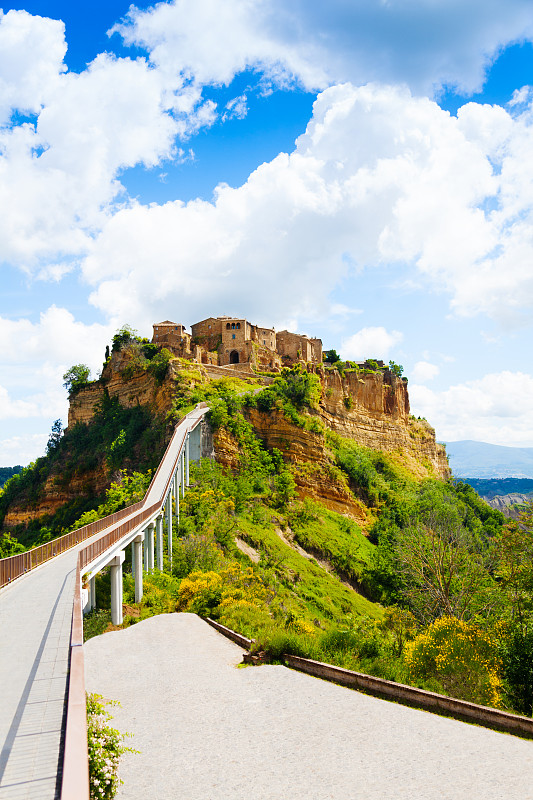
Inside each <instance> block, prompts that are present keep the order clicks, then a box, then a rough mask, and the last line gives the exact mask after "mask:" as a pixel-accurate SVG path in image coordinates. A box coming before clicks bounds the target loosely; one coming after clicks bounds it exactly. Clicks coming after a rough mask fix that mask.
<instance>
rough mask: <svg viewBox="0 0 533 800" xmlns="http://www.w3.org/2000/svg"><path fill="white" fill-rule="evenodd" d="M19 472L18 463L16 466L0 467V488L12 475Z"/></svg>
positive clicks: (20, 469)
mask: <svg viewBox="0 0 533 800" xmlns="http://www.w3.org/2000/svg"><path fill="white" fill-rule="evenodd" d="M19 472H22V467H21V466H20V464H17V466H16V467H0V489H1V488H2V486H3V485H4V483H5V482H6V481H7V480H9V478H11V476H12V475H17V474H18V473H19Z"/></svg>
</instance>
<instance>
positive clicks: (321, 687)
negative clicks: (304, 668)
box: [85, 614, 533, 800]
mask: <svg viewBox="0 0 533 800" xmlns="http://www.w3.org/2000/svg"><path fill="white" fill-rule="evenodd" d="M241 659H242V650H241V649H240V648H239V647H237V646H236V645H234V644H233V643H232V642H229V641H228V640H226V639H224V638H223V637H222V636H221V635H220V634H218V633H217V632H216V631H214V630H213V629H212V628H210V627H209V626H208V625H207V624H206V623H204V622H202V621H201V620H200V619H199V618H198V617H196V616H194V615H191V614H170V615H163V616H159V617H153V618H151V619H148V620H146V621H144V622H141V623H138V624H137V625H134V626H133V627H131V628H128V629H126V630H122V631H117V632H113V633H107V634H105V635H103V636H99V637H96V638H95V639H91V640H90V641H89V642H88V643H87V644H86V646H85V668H86V685H87V689H88V691H92V692H97V693H99V694H103V695H104V696H106V697H108V698H111V699H115V700H119V701H120V703H121V707H120V708H119V707H117V708H115V709H114V710H112V713H113V714H114V717H115V720H114V724H116V726H117V727H119V728H120V729H121V730H122V731H129V732H131V733H133V734H134V738H133V739H132V741H131V744H132V746H133V747H135V748H136V749H137V750H140V751H141V753H140V755H135V754H127V755H126V756H124V760H123V763H122V767H121V771H120V775H121V777H122V779H123V780H124V786H123V787H121V789H119V793H118V797H119V798H127V800H161V798H187V800H229V798H231V800H245V798H246V800H248V798H250V797H254V798H257V800H280V798H290V799H291V800H328V798H332V800H390V798H394V800H413V798H422V799H423V800H465V798H468V800H527V798H531V797H533V792H532V788H531V787H532V786H533V743H532V742H529V741H525V740H522V739H518V738H515V737H513V736H508V735H505V734H500V733H496V732H494V731H491V730H487V729H485V728H480V727H476V726H473V725H467V724H465V723H462V722H458V721H456V720H452V719H446V718H443V717H438V716H434V715H432V714H429V713H427V712H424V711H419V710H415V709H411V708H407V707H405V706H401V705H398V704H396V703H389V702H386V701H384V700H379V699H377V698H374V697H368V696H366V695H363V694H359V693H357V692H354V691H351V690H349V689H345V688H343V687H340V686H336V685H334V684H331V683H326V682H324V681H320V680H318V679H316V678H312V677H310V676H308V675H303V674H302V673H298V672H293V671H291V670H289V669H286V668H285V667H281V666H264V667H259V668H255V667H251V668H247V669H236V668H235V667H236V665H237V664H238V663H239V662H240V661H241Z"/></svg>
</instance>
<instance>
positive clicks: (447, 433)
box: [409, 371, 533, 447]
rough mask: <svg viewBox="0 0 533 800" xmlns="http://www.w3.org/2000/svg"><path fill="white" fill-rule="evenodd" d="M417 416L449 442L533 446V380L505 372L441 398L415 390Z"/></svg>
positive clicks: (439, 394) (452, 390)
mask: <svg viewBox="0 0 533 800" xmlns="http://www.w3.org/2000/svg"><path fill="white" fill-rule="evenodd" d="M409 397H410V400H411V410H412V411H413V413H414V414H416V415H422V416H425V417H426V418H427V419H428V420H430V422H431V424H432V425H433V426H434V427H435V429H436V433H437V437H438V438H439V439H443V440H445V441H459V440H462V439H473V440H476V441H482V442H490V443H491V444H503V445H516V446H521V447H532V446H533V376H532V375H529V374H527V373H523V372H510V371H503V372H498V373H493V374H489V375H485V376H484V377H483V378H479V379H477V380H472V381H466V382H465V383H461V384H457V385H455V386H450V388H449V389H447V390H445V391H442V392H435V391H432V390H431V389H429V388H428V387H427V386H421V385H417V384H409Z"/></svg>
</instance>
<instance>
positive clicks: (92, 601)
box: [88, 575, 96, 611]
mask: <svg viewBox="0 0 533 800" xmlns="http://www.w3.org/2000/svg"><path fill="white" fill-rule="evenodd" d="M95 577H96V576H95V575H93V577H92V578H89V602H88V606H89V611H92V609H93V608H96V584H95V582H94V580H95Z"/></svg>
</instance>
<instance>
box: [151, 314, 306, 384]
mask: <svg viewBox="0 0 533 800" xmlns="http://www.w3.org/2000/svg"><path fill="white" fill-rule="evenodd" d="M153 327H154V335H153V339H152V341H153V342H154V343H156V344H161V345H163V346H164V347H167V348H168V349H169V350H171V351H172V352H173V353H175V354H176V355H178V356H180V357H182V358H187V359H189V360H192V361H197V362H198V363H201V364H214V365H218V366H229V365H238V364H243V365H245V364H250V365H253V366H255V367H258V368H259V369H266V370H275V371H277V370H279V368H280V367H282V366H290V365H291V364H294V363H296V362H298V361H310V362H313V363H321V362H322V342H321V340H320V339H309V338H308V337H307V336H301V335H299V334H296V333H290V332H289V331H282V332H281V333H278V334H277V333H276V331H275V330H274V328H267V327H265V326H261V325H252V323H251V322H248V320H246V319H242V318H237V317H227V316H224V317H208V318H207V319H204V320H202V321H201V322H196V323H195V324H194V325H191V331H192V333H190V334H189V333H187V332H186V330H185V327H184V326H183V325H179V324H178V323H176V322H171V321H170V320H165V321H164V322H158V323H157V324H155V325H154V326H153Z"/></svg>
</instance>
